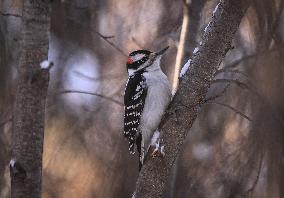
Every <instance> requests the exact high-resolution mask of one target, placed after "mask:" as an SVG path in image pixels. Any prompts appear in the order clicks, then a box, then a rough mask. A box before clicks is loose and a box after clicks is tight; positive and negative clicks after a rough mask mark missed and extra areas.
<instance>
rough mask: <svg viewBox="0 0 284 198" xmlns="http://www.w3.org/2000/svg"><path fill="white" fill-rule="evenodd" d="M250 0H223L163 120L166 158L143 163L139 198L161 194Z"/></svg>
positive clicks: (138, 182)
mask: <svg viewBox="0 0 284 198" xmlns="http://www.w3.org/2000/svg"><path fill="white" fill-rule="evenodd" d="M249 4H250V1H247V0H241V1H236V0H221V1H220V3H219V4H218V8H217V9H216V11H215V12H214V14H213V16H212V20H211V22H210V23H209V24H208V27H207V28H206V31H205V33H204V34H203V37H202V43H201V45H200V46H199V48H198V49H199V50H198V51H197V52H196V53H195V54H194V56H193V59H192V61H191V65H190V69H189V70H188V71H187V72H186V74H185V76H184V77H183V78H182V80H181V82H180V85H179V89H178V91H177V93H176V95H175V97H174V98H173V101H172V102H171V104H170V105H169V108H168V110H167V112H168V113H167V114H166V115H165V116H164V119H163V120H162V125H161V129H160V131H161V132H162V137H161V138H162V142H163V144H164V145H165V157H162V156H158V157H155V158H149V159H148V160H147V161H146V163H145V164H144V165H143V167H142V170H141V172H140V174H139V178H138V181H137V184H136V191H135V192H136V197H138V198H150V197H153V198H158V197H162V195H163V192H164V188H165V185H166V182H167V178H168V176H169V174H170V170H171V168H172V166H173V164H174V162H175V160H176V158H177V155H178V153H179V151H180V149H181V146H182V144H183V142H184V139H185V137H186V135H187V133H188V131H189V130H190V128H191V127H192V125H193V122H194V120H195V119H196V117H197V114H198V110H199V108H200V107H201V106H202V104H203V103H204V99H205V96H206V93H207V90H208V88H209V86H210V82H211V81H212V79H213V77H214V73H215V72H216V71H217V69H218V66H219V64H220V63H221V62H222V60H223V58H224V57H225V55H226V53H227V52H228V50H230V49H231V48H232V47H231V42H232V39H233V37H234V35H235V32H236V31H237V29H238V27H239V24H240V22H241V19H242V18H243V16H244V14H245V12H246V10H247V8H248V6H249Z"/></svg>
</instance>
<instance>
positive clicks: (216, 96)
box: [204, 83, 231, 103]
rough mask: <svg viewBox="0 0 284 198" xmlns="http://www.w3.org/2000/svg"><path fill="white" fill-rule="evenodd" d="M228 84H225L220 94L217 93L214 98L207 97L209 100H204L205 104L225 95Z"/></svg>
mask: <svg viewBox="0 0 284 198" xmlns="http://www.w3.org/2000/svg"><path fill="white" fill-rule="evenodd" d="M230 85H231V84H230V83H227V84H226V85H225V88H224V89H223V90H222V91H221V92H220V93H218V94H216V95H215V96H211V97H209V98H206V99H205V100H204V102H205V103H206V102H209V101H213V100H216V99H217V98H220V97H221V96H223V95H224V94H225V93H226V91H227V90H228V88H229V87H230Z"/></svg>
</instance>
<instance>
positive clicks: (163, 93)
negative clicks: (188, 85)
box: [140, 70, 171, 148]
mask: <svg viewBox="0 0 284 198" xmlns="http://www.w3.org/2000/svg"><path fill="white" fill-rule="evenodd" d="M143 75H144V77H145V78H146V83H147V86H148V90H147V97H146V101H145V105H144V110H143V114H142V117H141V120H140V123H141V125H140V130H141V132H142V136H144V137H143V139H144V141H145V140H146V142H144V144H145V148H148V146H149V144H150V140H151V137H152V135H153V133H154V132H155V130H156V129H157V128H158V126H159V124H160V121H161V119H162V116H163V114H164V112H165V110H166V108H167V106H168V104H169V102H170V99H171V88H170V83H169V81H168V79H167V76H166V75H165V74H164V73H163V72H162V71H161V70H156V71H151V74H150V72H146V73H144V74H143Z"/></svg>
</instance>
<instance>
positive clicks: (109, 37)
mask: <svg viewBox="0 0 284 198" xmlns="http://www.w3.org/2000/svg"><path fill="white" fill-rule="evenodd" d="M96 34H97V35H98V36H99V37H101V38H102V39H103V40H105V41H106V42H107V43H108V44H110V45H111V46H112V47H113V48H114V49H116V50H117V51H118V52H120V53H121V54H122V55H123V56H125V57H128V55H127V54H126V53H124V51H123V50H122V49H120V48H119V47H117V46H116V45H115V44H114V43H113V42H111V41H109V39H111V38H114V36H104V35H102V34H101V33H99V32H96Z"/></svg>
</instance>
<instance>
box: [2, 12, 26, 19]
mask: <svg viewBox="0 0 284 198" xmlns="http://www.w3.org/2000/svg"><path fill="white" fill-rule="evenodd" d="M0 14H1V15H2V16H7V17H10V16H11V17H17V18H22V15H19V14H12V13H5V12H2V11H0Z"/></svg>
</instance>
